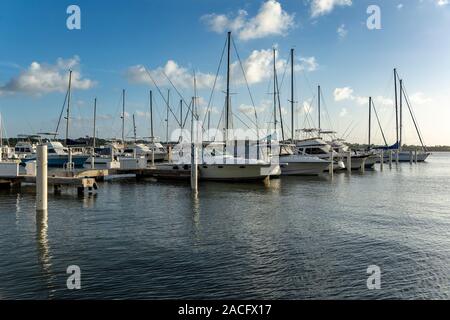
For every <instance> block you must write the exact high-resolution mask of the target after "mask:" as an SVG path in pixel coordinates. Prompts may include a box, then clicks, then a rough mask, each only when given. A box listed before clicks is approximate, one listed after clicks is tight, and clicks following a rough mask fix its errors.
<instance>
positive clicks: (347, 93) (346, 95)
mask: <svg viewBox="0 0 450 320" xmlns="http://www.w3.org/2000/svg"><path fill="white" fill-rule="evenodd" d="M353 99H354V97H353V89H352V88H350V87H344V88H336V89H334V100H335V101H343V100H353Z"/></svg>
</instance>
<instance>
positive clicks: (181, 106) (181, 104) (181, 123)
mask: <svg viewBox="0 0 450 320" xmlns="http://www.w3.org/2000/svg"><path fill="white" fill-rule="evenodd" d="M180 129H183V100H180Z"/></svg>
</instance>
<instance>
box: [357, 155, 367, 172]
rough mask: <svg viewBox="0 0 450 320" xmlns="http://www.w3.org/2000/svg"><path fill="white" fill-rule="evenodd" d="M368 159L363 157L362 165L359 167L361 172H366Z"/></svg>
mask: <svg viewBox="0 0 450 320" xmlns="http://www.w3.org/2000/svg"><path fill="white" fill-rule="evenodd" d="M366 160H367V158H366V159H363V160H362V162H361V167H360V168H359V170H360V171H361V173H365V172H366Z"/></svg>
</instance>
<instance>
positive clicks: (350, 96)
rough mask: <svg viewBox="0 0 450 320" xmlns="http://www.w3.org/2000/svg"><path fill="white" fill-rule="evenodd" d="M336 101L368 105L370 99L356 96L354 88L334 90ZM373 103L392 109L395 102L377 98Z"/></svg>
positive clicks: (380, 97) (381, 97)
mask: <svg viewBox="0 0 450 320" xmlns="http://www.w3.org/2000/svg"><path fill="white" fill-rule="evenodd" d="M334 101H337V102H339V101H353V102H355V103H356V104H358V105H361V106H364V105H368V103H369V97H365V96H360V95H356V94H355V93H354V91H353V89H352V88H350V87H343V88H336V89H334ZM373 102H374V104H375V105H376V106H381V107H390V106H393V105H394V101H393V100H392V99H390V98H386V97H383V96H377V97H374V98H373Z"/></svg>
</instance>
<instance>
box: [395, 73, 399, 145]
mask: <svg viewBox="0 0 450 320" xmlns="http://www.w3.org/2000/svg"><path fill="white" fill-rule="evenodd" d="M394 90H395V133H396V136H397V140H396V143H397V144H398V143H399V136H398V97H397V69H394Z"/></svg>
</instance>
